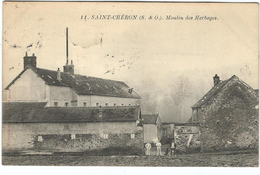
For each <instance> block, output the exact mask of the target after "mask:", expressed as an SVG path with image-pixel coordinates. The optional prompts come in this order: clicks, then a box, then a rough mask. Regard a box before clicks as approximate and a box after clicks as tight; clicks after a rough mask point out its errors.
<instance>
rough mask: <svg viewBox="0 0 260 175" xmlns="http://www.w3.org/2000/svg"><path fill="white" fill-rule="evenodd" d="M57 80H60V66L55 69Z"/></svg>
mask: <svg viewBox="0 0 260 175" xmlns="http://www.w3.org/2000/svg"><path fill="white" fill-rule="evenodd" d="M57 80H58V81H61V75H60V68H58V70H57Z"/></svg>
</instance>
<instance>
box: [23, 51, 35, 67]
mask: <svg viewBox="0 0 260 175" xmlns="http://www.w3.org/2000/svg"><path fill="white" fill-rule="evenodd" d="M28 65H30V66H31V67H33V68H36V66H37V57H36V56H35V55H34V53H33V55H32V56H28V54H27V52H26V53H25V56H24V57H23V68H24V69H25V68H26V67H27V66H28Z"/></svg>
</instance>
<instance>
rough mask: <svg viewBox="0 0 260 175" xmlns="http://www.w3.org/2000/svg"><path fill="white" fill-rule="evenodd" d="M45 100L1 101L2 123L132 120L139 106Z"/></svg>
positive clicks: (136, 116)
mask: <svg viewBox="0 0 260 175" xmlns="http://www.w3.org/2000/svg"><path fill="white" fill-rule="evenodd" d="M46 104H47V102H6V103H3V115H2V116H3V118H2V121H3V123H76V122H134V121H136V120H137V119H138V116H139V114H140V106H116V107H114V106H113V107H101V108H100V107H45V105H46Z"/></svg>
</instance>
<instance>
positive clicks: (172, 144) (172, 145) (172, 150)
mask: <svg viewBox="0 0 260 175" xmlns="http://www.w3.org/2000/svg"><path fill="white" fill-rule="evenodd" d="M174 151H175V143H174V140H172V142H171V156H173V154H174Z"/></svg>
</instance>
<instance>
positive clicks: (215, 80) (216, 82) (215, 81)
mask: <svg viewBox="0 0 260 175" xmlns="http://www.w3.org/2000/svg"><path fill="white" fill-rule="evenodd" d="M213 81H214V86H216V85H217V84H218V83H219V82H220V79H219V76H218V75H217V74H215V76H214V77H213Z"/></svg>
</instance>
